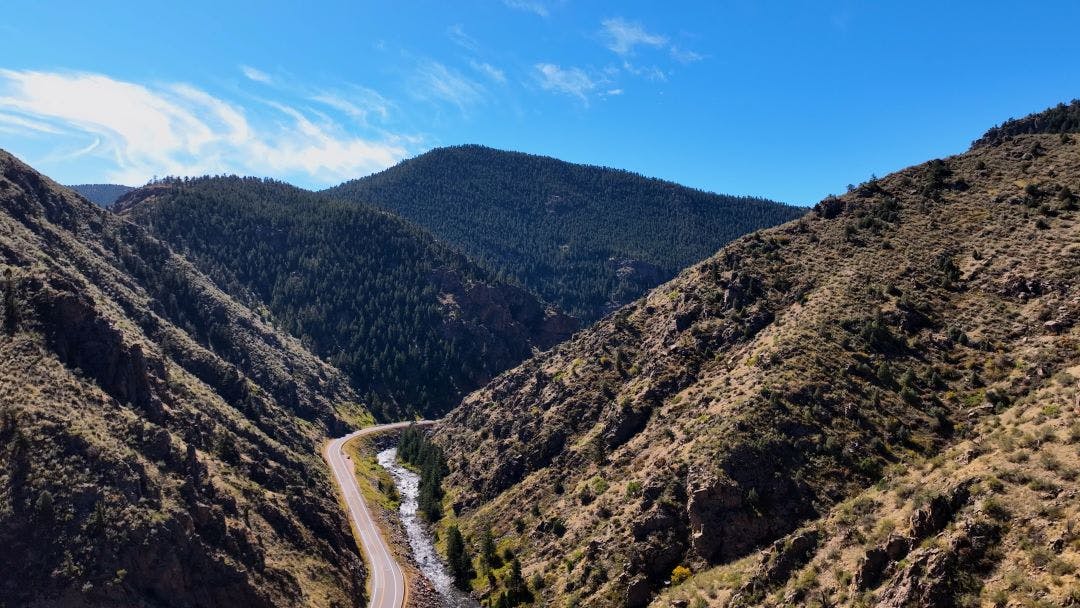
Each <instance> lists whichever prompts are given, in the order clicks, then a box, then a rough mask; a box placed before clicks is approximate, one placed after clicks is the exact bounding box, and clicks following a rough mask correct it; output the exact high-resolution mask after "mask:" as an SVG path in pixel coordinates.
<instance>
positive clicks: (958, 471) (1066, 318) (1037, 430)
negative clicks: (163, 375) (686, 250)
mask: <svg viewBox="0 0 1080 608" xmlns="http://www.w3.org/2000/svg"><path fill="white" fill-rule="evenodd" d="M1039 123H1040V121H1038V120H1029V121H1027V122H1025V123H1024V124H1027V125H1031V124H1039ZM1041 124H1062V123H1061V121H1057V122H1050V121H1042V122H1041ZM1048 128H1051V129H1052V130H1051V133H1040V132H1038V130H1037V129H1034V128H1032V129H1027V128H1025V129H1023V130H1021V131H1019V132H1018V133H1017V134H1015V135H1008V134H1005V135H1002V136H1001V137H995V138H992V141H987V142H984V143H983V144H982V145H979V146H976V147H974V148H972V149H971V150H970V151H969V152H967V153H965V154H961V155H959V156H955V157H951V158H947V159H944V160H934V161H931V162H928V163H926V164H923V165H919V166H915V167H911V168H908V169H905V170H903V171H900V172H897V173H895V174H892V175H890V176H888V177H885V178H883V179H880V180H875V181H872V182H868V183H866V184H863V185H861V186H860V187H858V188H857V189H855V190H854V191H852V192H850V193H848V194H846V195H844V196H842V197H838V198H829V199H826V200H824V201H822V202H821V203H819V204H818V205H817V207H816V208H815V211H814V212H813V213H811V214H810V215H808V216H807V217H804V218H802V219H799V220H797V221H794V222H790V223H788V224H785V225H783V226H780V227H777V228H773V229H769V230H765V231H761V232H757V233H754V234H752V235H750V236H746V237H743V238H741V239H739V240H737V241H736V242H734V243H732V244H731V245H729V246H727V247H725V248H724V249H722V250H721V251H720V252H719V253H718V254H716V255H715V256H713V257H712V258H710V259H708V260H706V261H705V262H703V263H700V264H698V265H695V266H693V267H692V268H689V269H688V270H686V271H684V272H682V273H681V274H680V275H679V276H678V277H677V278H676V279H675V280H673V281H671V282H669V283H667V284H665V285H663V286H661V287H659V288H657V289H656V290H654V291H653V292H651V293H650V294H649V295H648V296H647V297H645V298H643V299H642V300H640V301H638V302H635V303H633V304H631V305H629V306H627V307H625V308H623V309H621V310H619V311H618V312H617V313H615V314H613V315H611V316H610V317H608V318H606V319H604V320H602V321H601V322H600V323H598V324H597V325H595V326H594V327H592V328H590V329H588V330H586V331H583V332H581V333H580V334H578V335H577V336H576V337H575V338H574V339H573V340H571V341H569V342H566V343H564V344H562V345H560V346H558V347H557V348H555V349H553V350H552V351H550V352H548V353H545V354H542V355H540V356H538V357H536V358H533V359H531V360H529V361H527V362H526V363H524V364H523V365H521V366H520V367H518V368H517V369H514V370H512V371H509V372H507V373H505V374H502V375H501V376H499V377H498V378H497V379H496V380H495V381H494V382H492V383H491V384H489V385H488V386H486V387H485V388H483V389H482V390H480V391H477V392H475V393H473V394H472V395H470V396H468V397H467V398H466V399H465V400H464V402H463V405H462V406H461V407H459V408H458V409H456V410H455V411H453V412H451V414H450V415H449V416H448V417H447V418H446V420H445V421H444V422H443V423H442V424H441V425H440V426H439V427H438V430H437V431H436V434H435V438H436V440H437V442H438V443H439V444H440V445H441V446H442V447H443V448H444V449H445V450H446V453H447V455H448V461H449V465H450V469H451V471H452V472H451V475H450V477H449V478H448V482H449V483H450V487H449V488H448V489H447V496H448V497H449V498H448V499H447V500H448V502H450V503H451V504H450V505H448V507H447V509H446V510H447V512H456V514H457V522H456V523H457V524H459V525H461V526H462V528H463V529H464V530H465V533H466V537H467V538H470V539H471V540H470V543H471V547H472V548H471V550H472V551H473V552H474V554H475V553H476V551H477V550H478V549H477V543H479V540H480V539H481V538H482V537H483V531H484V530H486V529H487V528H488V527H489V526H490V527H491V529H492V530H493V535H494V537H495V542H497V543H498V546H499V547H508V548H510V549H512V550H513V552H514V553H515V555H516V556H517V557H518V558H520V559H521V561H522V563H523V564H524V573H525V578H526V580H531V581H532V584H531V588H532V590H533V593H534V594H535V595H537V596H538V597H539V598H540V599H541V603H543V602H551V603H554V605H580V606H622V605H629V606H643V605H645V604H648V603H649V602H650V601H652V599H653V598H654V597H655V596H654V594H655V593H657V592H658V591H661V590H663V589H664V588H665V586H666V585H667V584H669V582H670V581H673V580H674V581H675V582H676V583H678V582H681V581H683V580H684V579H686V578H688V577H690V582H687V583H684V585H683V586H682V587H680V588H679V589H677V590H675V591H673V592H671V594H670V595H665V596H664V597H663V598H661V599H659V600H657V605H658V606H667V605H671V604H669V602H670V601H675V600H677V601H679V602H685V603H683V604H681V605H693V606H704V605H711V606H725V605H726V606H744V605H761V604H767V605H776V606H781V605H785V606H786V605H797V604H810V605H821V606H836V605H852V606H865V605H879V604H877V602H880V605H884V606H895V607H900V606H907V605H915V606H950V605H976V604H975V603H973V602H977V601H979V598H980V597H982V598H984V599H985V601H986V602H988V603H984V604H983V605H999V606H1004V605H1006V603H1007V602H1008V601H1009V598H1010V597H1011V598H1013V600H1014V601H1021V600H1023V599H1025V598H1038V597H1043V598H1045V599H1046V601H1049V602H1058V605H1066V604H1067V603H1068V602H1069V601H1074V602H1075V601H1076V600H1077V599H1078V598H1076V597H1075V596H1076V594H1075V591H1073V592H1072V593H1073V595H1072V596H1071V598H1072V599H1068V598H1067V597H1066V596H1067V595H1068V593H1069V590H1070V589H1073V590H1075V589H1076V588H1077V585H1078V581H1077V578H1076V574H1075V572H1076V569H1077V566H1078V565H1080V554H1078V547H1080V543H1078V540H1077V539H1078V538H1080V537H1078V534H1077V532H1076V524H1075V522H1076V518H1077V517H1080V512H1078V511H1077V502H1076V500H1075V492H1076V490H1077V489H1078V488H1077V486H1076V476H1077V469H1076V466H1075V460H1076V444H1075V442H1076V441H1077V440H1078V438H1080V431H1078V430H1077V429H1078V428H1080V422H1078V415H1080V403H1078V402H1077V388H1076V375H1077V372H1078V371H1080V368H1078V367H1077V366H1078V365H1080V326H1078V324H1077V321H1078V319H1080V225H1078V223H1077V220H1078V217H1077V196H1076V194H1075V193H1080V137H1078V136H1075V135H1063V134H1058V133H1057V130H1056V128H1053V127H1048ZM800 528H801V531H799V532H796V530H798V529H800ZM774 542H775V544H772V543H774ZM500 550H501V549H500ZM811 558H812V559H813V561H812V563H808V562H810V560H811ZM477 571H478V572H481V573H483V571H484V568H483V567H482V566H480V565H479V564H478V565H477ZM695 573H698V574H697V575H696V576H694V575H695ZM490 581H494V582H495V587H496V588H498V587H499V586H501V585H503V584H505V578H504V574H503V573H502V572H496V573H494V574H493V576H492V577H491V578H490V579H488V578H486V577H484V576H483V575H481V577H480V578H479V579H478V580H477V581H475V584H476V586H477V588H478V589H479V590H480V592H481V593H485V592H487V590H489V589H490V587H489V582H490ZM984 587H985V588H984ZM980 594H983V595H982V596H980ZM1002 598H1004V599H1002ZM1008 605H1019V604H1015V603H1009V604H1008Z"/></svg>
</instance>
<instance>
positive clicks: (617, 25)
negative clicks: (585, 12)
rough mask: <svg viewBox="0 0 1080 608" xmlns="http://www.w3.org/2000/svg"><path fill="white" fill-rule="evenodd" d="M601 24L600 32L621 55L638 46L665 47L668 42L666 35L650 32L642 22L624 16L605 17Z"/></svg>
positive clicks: (608, 44) (610, 47)
mask: <svg viewBox="0 0 1080 608" xmlns="http://www.w3.org/2000/svg"><path fill="white" fill-rule="evenodd" d="M600 26H601V30H600V33H601V34H602V35H603V36H604V38H606V39H607V47H608V48H609V49H611V50H612V51H614V52H615V53H617V54H619V55H629V54H631V53H633V51H634V47H636V46H651V47H663V46H665V45H667V42H668V40H667V37H666V36H661V35H660V34H653V33H650V32H648V31H646V30H645V27H644V26H642V25H641V24H640V23H635V22H631V21H627V20H626V19H623V18H622V17H615V18H612V19H604V20H603V21H602V22H600Z"/></svg>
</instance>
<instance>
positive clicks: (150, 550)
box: [0, 152, 366, 607]
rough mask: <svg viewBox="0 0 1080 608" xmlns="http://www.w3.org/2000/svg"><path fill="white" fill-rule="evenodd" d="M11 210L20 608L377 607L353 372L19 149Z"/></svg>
mask: <svg viewBox="0 0 1080 608" xmlns="http://www.w3.org/2000/svg"><path fill="white" fill-rule="evenodd" d="M0 210H2V211H0V296H2V315H0V321H2V332H3V334H2V338H0V394H3V395H4V396H5V397H4V398H3V399H2V400H0V546H3V547H4V549H3V551H0V572H3V576H0V605H5V606H155V607H159V606H178V607H179V606H222V607H224V606H238V605H242V606H310V605H316V606H360V605H362V595H363V590H364V570H363V563H362V561H361V559H360V557H359V555H358V552H357V548H356V545H355V544H354V542H353V539H352V535H351V534H350V531H349V527H348V523H347V521H346V519H345V517H344V515H343V513H342V511H341V510H340V509H339V507H338V504H337V502H336V501H335V500H334V496H335V494H334V491H333V489H332V486H331V482H330V480H329V476H328V474H327V472H326V470H325V466H324V465H323V463H322V462H321V459H320V458H319V457H318V455H317V447H318V444H319V442H320V441H321V439H322V438H323V437H325V436H326V435H327V434H330V433H340V432H342V431H343V430H344V429H345V427H346V425H347V423H349V422H356V421H359V420H360V419H362V418H363V417H365V416H366V413H365V412H363V410H362V409H360V408H359V406H357V405H355V401H356V400H357V397H356V395H355V394H354V393H353V391H352V390H351V389H350V388H349V384H348V382H347V380H346V378H345V377H343V376H342V374H341V373H340V372H339V371H337V370H336V369H334V368H333V367H331V366H329V365H328V364H326V363H324V362H323V361H321V360H320V359H318V358H317V357H315V356H314V355H312V354H311V353H310V352H309V351H307V350H306V349H305V348H304V347H303V346H302V345H301V344H300V342H299V341H297V340H295V339H293V338H291V337H288V336H287V335H284V334H282V333H279V332H277V331H276V330H275V329H274V328H273V327H271V326H269V325H267V324H266V323H264V322H263V321H262V320H261V319H260V318H259V317H258V316H257V315H255V314H254V313H252V312H251V311H250V310H248V309H247V308H245V307H244V306H242V305H241V304H239V303H238V302H236V301H235V300H233V299H231V298H229V297H228V296H226V295H225V294H224V293H222V292H221V291H219V290H218V289H217V288H215V287H214V285H213V284H212V283H211V282H210V281H209V280H208V279H207V278H206V277H205V276H203V275H202V274H200V273H199V272H198V271H197V270H195V268H194V267H193V266H192V265H191V264H190V263H188V262H187V261H186V260H184V259H183V258H181V257H178V256H176V255H174V254H173V253H172V252H171V251H170V250H169V249H168V248H167V247H165V246H164V245H163V244H161V243H160V242H159V241H157V240H155V239H153V238H151V237H150V236H148V235H147V234H146V233H145V231H143V230H142V229H140V228H138V227H137V226H135V225H133V224H130V223H128V222H126V221H123V220H121V219H120V218H118V217H116V216H115V215H113V214H111V213H109V212H107V211H104V210H102V209H100V208H98V207H96V206H95V205H93V204H91V203H90V202H88V201H86V200H85V199H83V198H81V197H79V196H78V195H76V194H74V193H73V192H71V191H70V190H67V189H65V188H63V187H62V186H59V185H57V184H55V183H54V182H52V181H50V180H49V179H47V178H45V177H43V176H41V175H39V174H38V173H36V172H35V171H33V170H32V169H31V168H29V167H27V166H26V165H24V164H23V163H21V162H20V161H18V160H17V159H15V158H13V157H11V156H10V155H8V154H7V153H5V152H0Z"/></svg>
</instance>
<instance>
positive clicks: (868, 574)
mask: <svg viewBox="0 0 1080 608" xmlns="http://www.w3.org/2000/svg"><path fill="white" fill-rule="evenodd" d="M973 483H974V480H970V479H969V480H966V481H963V482H961V483H959V484H957V485H956V486H954V487H953V488H952V489H951V490H949V491H948V492H946V493H944V494H939V495H937V496H934V497H933V498H931V499H930V501H929V502H928V503H927V504H926V505H924V506H923V507H921V508H919V509H917V510H916V511H915V512H914V513H912V515H911V518H910V521H909V524H908V532H907V533H906V534H896V533H893V534H891V535H889V538H888V539H887V540H886V541H885V542H884V543H882V544H881V545H879V546H876V547H871V548H870V549H867V551H866V555H865V556H864V557H863V558H862V560H860V561H859V565H858V567H857V569H856V570H855V576H854V579H853V581H852V584H853V586H854V588H855V590H856V591H866V590H868V589H873V588H875V587H877V586H878V585H879V584H880V583H881V581H882V579H883V577H884V576H885V573H886V570H887V569H888V568H890V567H891V566H892V565H893V564H895V563H897V562H899V561H900V560H902V559H904V557H906V556H907V554H908V552H909V551H911V549H912V548H913V547H915V546H917V545H918V544H919V543H920V542H921V541H923V540H924V539H926V538H929V537H930V536H931V535H933V534H937V533H938V532H940V531H941V530H943V529H944V528H945V526H947V525H948V524H949V522H950V521H952V520H953V518H954V517H955V516H956V513H957V512H959V511H960V509H962V508H963V507H964V506H965V505H966V504H967V501H968V498H969V497H970V494H971V486H972V484H973Z"/></svg>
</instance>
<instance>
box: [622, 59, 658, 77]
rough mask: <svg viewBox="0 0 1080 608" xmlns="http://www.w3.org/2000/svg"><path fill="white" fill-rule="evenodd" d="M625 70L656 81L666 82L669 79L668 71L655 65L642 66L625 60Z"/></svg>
mask: <svg viewBox="0 0 1080 608" xmlns="http://www.w3.org/2000/svg"><path fill="white" fill-rule="evenodd" d="M623 70H625V71H626V72H627V73H629V74H633V75H634V76H640V77H642V78H646V79H648V80H652V81H655V82H664V81H666V80H667V73H665V72H664V70H661V69H660V68H659V67H657V66H655V65H646V66H641V65H635V64H633V63H630V62H629V61H624V62H623Z"/></svg>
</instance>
